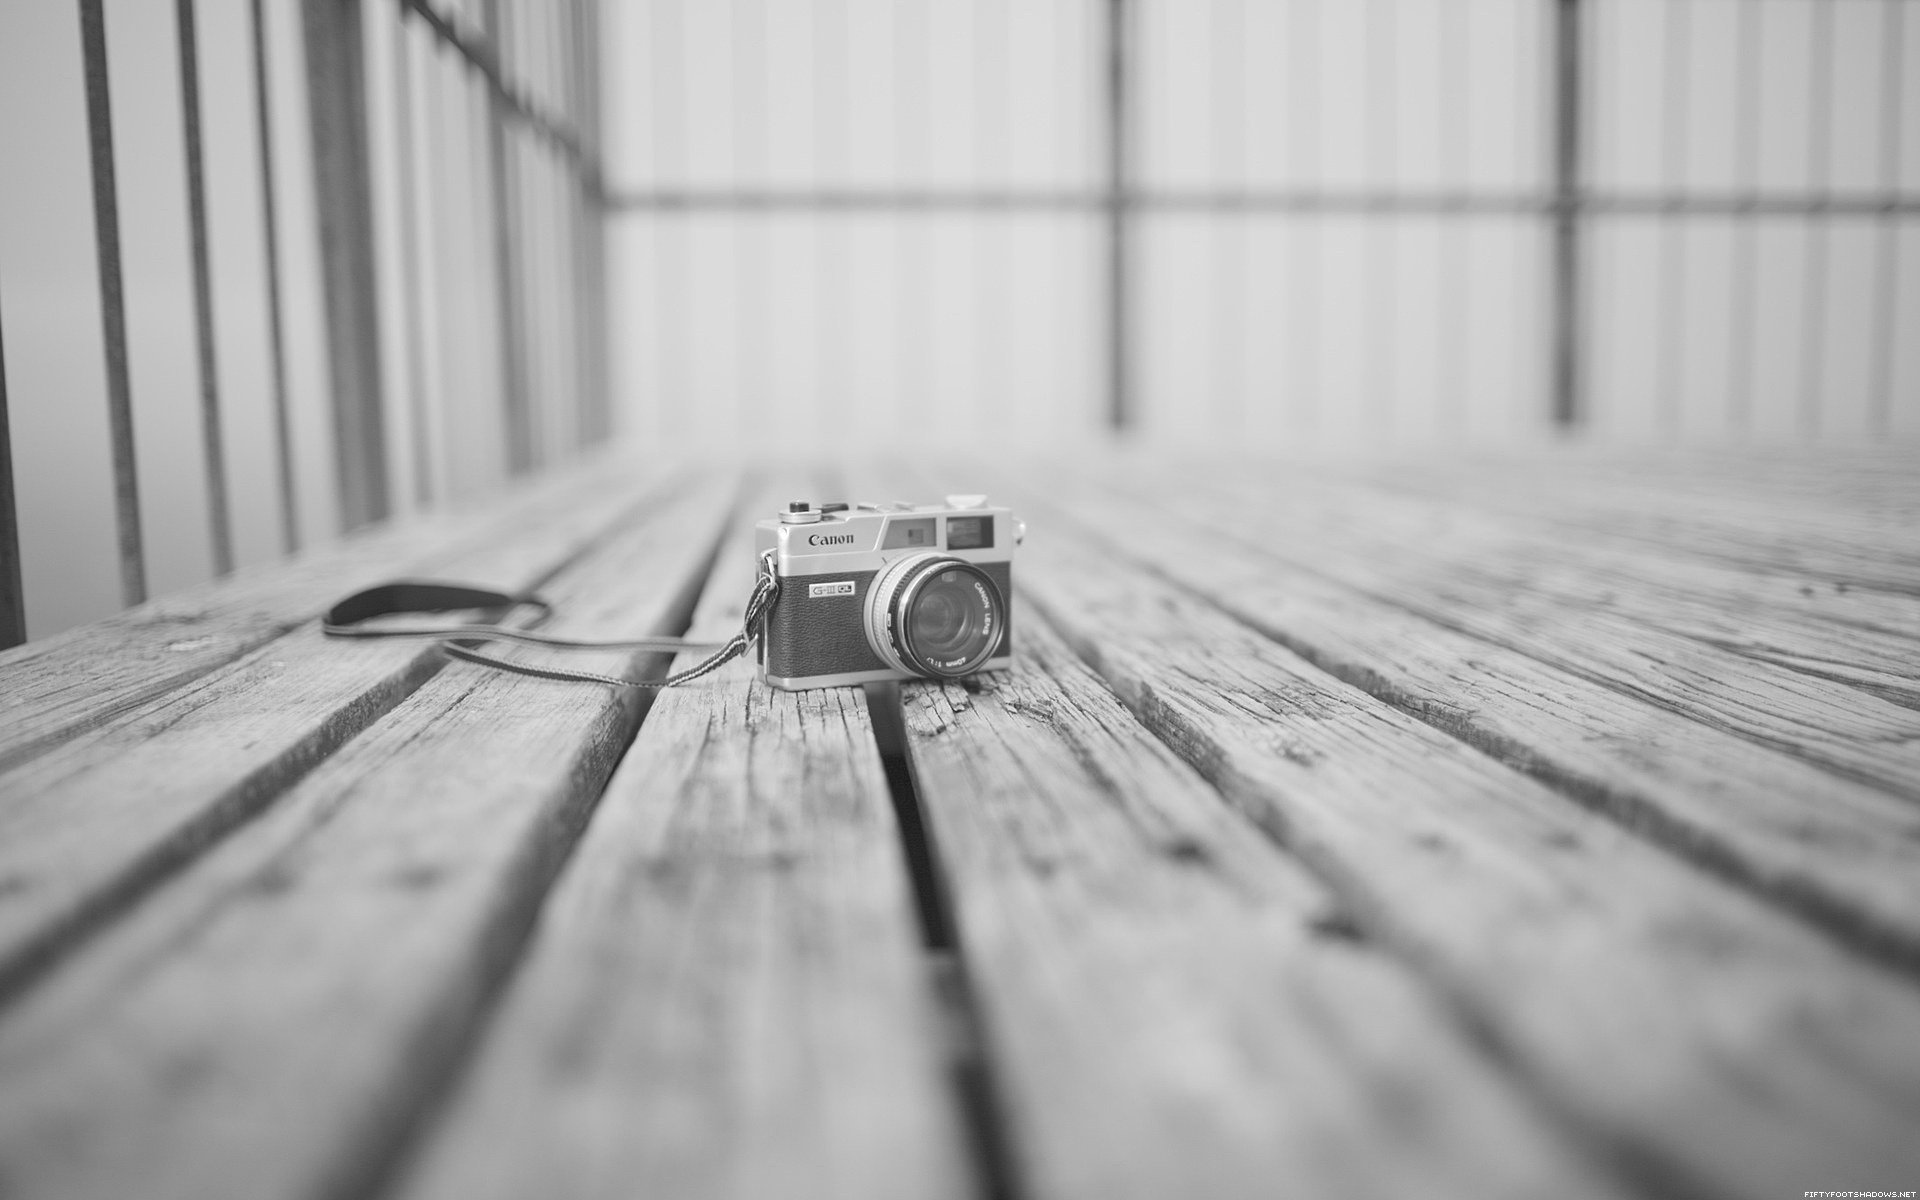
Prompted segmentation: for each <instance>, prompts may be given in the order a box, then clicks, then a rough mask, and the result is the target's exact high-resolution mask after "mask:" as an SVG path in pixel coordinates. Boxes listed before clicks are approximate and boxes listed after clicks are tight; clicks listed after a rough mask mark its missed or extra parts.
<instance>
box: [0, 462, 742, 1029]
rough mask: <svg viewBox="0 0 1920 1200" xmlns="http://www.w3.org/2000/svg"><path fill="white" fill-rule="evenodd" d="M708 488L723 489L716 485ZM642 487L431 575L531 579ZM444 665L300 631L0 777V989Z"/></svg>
mask: <svg viewBox="0 0 1920 1200" xmlns="http://www.w3.org/2000/svg"><path fill="white" fill-rule="evenodd" d="M708 486H709V490H710V492H711V494H712V495H724V489H725V484H724V483H721V484H711V485H708ZM713 489H718V490H717V491H714V490H713ZM645 494H647V493H645V492H644V491H643V492H641V493H639V494H636V493H632V492H626V491H624V490H620V489H606V490H602V491H601V492H600V493H599V494H596V495H591V496H587V497H584V498H583V497H579V496H577V495H576V496H573V497H571V498H570V501H569V502H568V503H565V504H561V505H557V506H556V507H555V508H553V509H551V510H546V511H545V513H544V516H545V519H541V520H534V521H532V522H530V523H528V524H508V525H506V527H504V528H501V529H499V530H498V531H497V532H496V534H495V535H494V536H493V537H490V538H479V539H477V541H478V544H477V545H475V546H473V547H471V548H469V549H468V550H467V551H465V552H464V553H460V554H456V555H453V556H450V557H447V558H445V559H443V560H442V561H441V566H442V568H443V569H444V571H445V573H446V574H447V575H448V576H451V577H455V578H459V579H464V580H469V581H471V582H474V583H477V584H480V585H482V586H492V587H497V588H500V589H502V590H506V591H514V590H519V589H523V588H527V587H531V586H534V585H536V584H538V583H540V581H541V580H543V579H544V578H545V577H547V576H548V575H549V574H550V573H551V572H553V571H554V570H555V569H557V568H559V567H560V566H562V565H563V564H565V563H566V562H568V561H569V560H570V559H572V558H573V557H575V556H577V555H578V554H580V553H581V552H582V551H583V550H584V549H586V548H587V547H589V546H591V545H592V544H593V543H594V542H595V541H596V540H598V539H600V538H602V537H603V536H605V535H606V534H607V532H608V530H609V528H610V526H613V525H614V524H615V523H616V522H618V521H620V520H622V519H623V516H624V515H625V514H627V513H629V512H630V511H632V509H633V508H634V506H635V504H636V503H638V502H639V499H640V496H641V495H645ZM323 586H324V585H323V584H322V583H321V581H318V580H316V581H314V590H315V591H316V592H317V593H318V594H320V595H321V596H322V597H323V599H322V603H323V604H324V603H325V602H328V601H331V600H332V599H335V598H337V596H338V593H334V592H331V591H321V590H320V589H321V588H322V587H323ZM523 616H524V614H523ZM445 661H446V660H445V658H444V657H443V656H442V655H441V654H440V653H439V651H438V650H436V649H434V648H433V646H432V644H431V643H429V642H420V641H410V640H407V641H342V640H338V639H330V638H326V637H324V636H322V635H321V633H320V632H319V629H318V627H317V626H316V625H312V624H309V625H306V626H303V627H301V628H299V629H297V630H295V631H294V632H293V633H290V634H287V635H286V636H283V637H281V638H278V639H276V640H274V641H272V642H269V643H267V644H266V645H264V646H261V647H259V648H257V649H255V650H253V651H251V652H250V653H247V654H245V655H243V656H241V657H240V658H239V659H236V660H235V661H233V662H231V663H228V664H227V665H226V666H223V667H221V668H219V669H217V670H215V671H213V672H211V673H208V674H206V675H203V676H201V677H200V678H198V679H196V680H194V681H193V682H191V683H190V684H188V685H186V686H184V687H181V688H178V689H176V690H174V691H172V692H169V693H167V694H165V695H162V696H160V697H158V698H156V699H153V700H150V701H147V702H146V703H144V704H138V705H135V706H133V707H132V708H130V709H128V710H127V711H125V712H122V713H120V714H119V715H117V716H115V717H113V718H111V719H110V720H108V721H107V722H106V723H105V724H103V725H101V726H100V727H98V728H96V729H91V730H89V731H87V732H85V733H82V734H79V735H77V736H74V737H71V738H69V739H67V740H66V741H64V742H62V743H61V744H60V745H59V746H58V747H56V748H54V749H52V750H49V751H47V752H45V753H43V754H41V755H39V756H38V757H35V758H32V759H30V760H28V761H26V762H24V763H22V764H20V765H18V766H16V767H15V768H14V769H12V770H11V771H8V772H5V773H4V774H0V881H4V885H0V995H4V994H5V993H6V992H8V991H10V990H12V989H15V988H17V987H19V986H21V985H22V984H23V983H24V982H26V981H27V980H29V979H30V978H31V977H32V976H33V974H34V973H35V972H36V971H38V970H39V969H41V968H43V967H44V966H45V965H46V964H47V963H48V962H50V961H51V960H52V959H54V958H55V957H57V955H58V954H59V953H61V952H62V951H63V950H64V949H65V948H66V947H67V945H68V944H70V943H71V941H72V939H73V938H75V937H76V936H78V935H79V934H80V933H81V932H83V931H84V930H85V929H86V928H87V927H88V926H90V925H91V924H93V923H95V922H97V921H98V920H100V919H102V918H103V917H105V916H107V915H110V914H111V913H112V912H114V911H115V910H116V909H118V908H119V907H120V906H122V905H124V904H125V903H126V902H127V901H128V900H129V899H131V898H133V897H135V896H137V895H138V894H139V893H140V892H141V891H142V890H143V889H145V888H146V887H149V886H151V885H152V883H154V882H155V881H156V880H158V879H160V878H163V877H165V875H166V874H167V873H169V872H171V871H173V870H175V869H177V868H178V866H179V865H180V864H181V863H183V862H186V861H188V860H190V859H191V858H192V857H193V856H194V855H195V854H198V853H199V852H201V851H202V850H203V849H204V848H205V847H206V846H207V845H208V844H209V843H210V842H212V841H213V840H215V839H217V838H218V837H219V836H220V835H221V834H222V833H223V832H225V831H226V830H227V829H229V828H231V827H232V826H234V825H235V824H237V823H239V822H241V821H244V820H246V819H247V818H248V817H249V816H250V815H251V814H252V813H254V812H256V811H258V809H259V808H260V807H261V806H262V805H263V804H265V803H267V802H268V801H270V800H271V799H272V798H273V797H274V796H275V795H277V794H278V793H280V792H281V791H282V790H284V789H285V788H286V787H287V786H289V785H290V784H291V783H292V782H293V781H294V780H296V779H298V778H299V777H300V776H301V775H303V774H304V773H306V772H307V771H308V770H310V769H312V768H313V766H315V765H316V764H317V763H319V762H320V761H321V760H322V759H324V758H325V757H326V756H327V755H328V754H330V753H332V752H333V751H334V750H335V749H337V748H338V747H339V746H340V745H341V744H343V743H344V742H346V741H347V740H348V739H350V738H352V737H353V736H354V735H355V734H357V733H358V732H359V731H360V730H362V729H364V728H365V727H366V726H367V725H369V724H371V723H372V722H373V721H375V720H377V719H378V718H379V717H380V716H381V714H383V713H385V712H387V711H388V710H390V709H391V708H393V707H394V706H395V705H396V704H398V703H399V702H400V701H401V700H402V699H403V698H405V697H406V696H407V695H408V694H409V693H410V692H412V691H413V689H414V688H416V687H418V686H419V685H420V683H421V682H422V681H423V680H424V679H426V678H427V677H429V676H431V675H432V674H433V673H434V672H435V671H437V670H439V669H440V667H441V666H442V665H443V664H444V663H445Z"/></svg>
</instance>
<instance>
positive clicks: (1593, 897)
mask: <svg viewBox="0 0 1920 1200" xmlns="http://www.w3.org/2000/svg"><path fill="white" fill-rule="evenodd" d="M1109 515H1111V511H1110V510H1109ZM1028 516H1029V519H1030V520H1033V521H1034V526H1033V532H1032V534H1031V536H1030V538H1029V544H1028V546H1027V549H1026V551H1025V552H1024V556H1023V560H1022V562H1021V566H1020V574H1019V578H1020V579H1021V584H1020V586H1021V588H1022V589H1023V590H1022V593H1021V594H1022V595H1023V596H1024V597H1026V598H1027V599H1029V600H1031V601H1032V602H1033V603H1034V604H1035V606H1036V607H1038V608H1039V609H1040V610H1041V611H1042V612H1043V613H1044V614H1045V615H1046V616H1047V617H1048V618H1049V619H1050V620H1052V621H1053V622H1054V624H1055V625H1056V626H1057V627H1058V628H1059V629H1060V630H1061V632H1062V633H1063V634H1064V635H1065V637H1066V638H1067V639H1068V641H1069V642H1070V643H1071V644H1072V645H1073V647H1074V649H1075V651H1076V652H1077V653H1078V654H1079V655H1080V656H1081V657H1082V658H1084V659H1085V660H1087V661H1088V662H1089V663H1090V664H1091V665H1092V666H1093V667H1094V668H1095V670H1096V671H1097V672H1098V673H1099V674H1100V675H1101V676H1102V677H1103V678H1104V679H1105V680H1106V681H1107V682H1108V683H1109V684H1110V685H1111V686H1113V687H1114V689H1115V690H1116V691H1117V692H1118V693H1119V695H1120V696H1121V697H1122V698H1123V699H1124V701H1125V702H1126V704H1127V706H1128V708H1130V709H1131V710H1132V711H1133V712H1134V713H1135V714H1136V715H1137V716H1138V717H1139V718H1140V719H1141V720H1142V722H1143V723H1144V724H1146V725H1147V726H1148V727H1149V728H1151V729H1153V730H1154V732H1155V733H1156V734H1157V735H1159V736H1160V737H1161V738H1162V739H1164V740H1165V741H1166V742H1167V743H1168V744H1169V745H1171V746H1172V747H1173V748H1174V749H1175V750H1176V751H1178V752H1179V753H1180V754H1181V755H1182V757H1184V758H1186V759H1187V760H1188V761H1189V762H1190V763H1192V764H1193V765H1194V766H1195V767H1196V768H1197V769H1198V770H1199V771H1200V772H1201V773H1202V774H1203V775H1205V776H1206V777H1207V778H1208V779H1209V781H1210V782H1212V783H1213V784H1214V785H1215V786H1216V787H1218V788H1219V789H1221V791H1222V792H1223V793H1225V794H1226V795H1227V796H1228V797H1229V798H1230V799H1231V800H1233V801H1234V802H1235V803H1236V804H1237V805H1239V806H1241V807H1242V808H1243V809H1244V810H1245V811H1246V812H1247V813H1248V814H1249V815H1250V816H1252V817H1253V818H1254V819H1255V820H1257V821H1259V822H1260V823H1262V824H1263V825H1264V826H1265V827H1266V828H1267V829H1268V830H1269V832H1271V833H1272V834H1273V836H1275V837H1276V838H1277V839H1279V840H1280V841H1281V842H1282V843H1283V844H1285V845H1286V846H1287V847H1288V848H1289V849H1291V850H1293V851H1294V852H1295V853H1297V854H1299V855H1300V856H1301V857H1303V858H1304V859H1305V860H1307V861H1308V862H1309V863H1310V864H1311V865H1312V866H1313V868H1314V869H1315V871H1316V873H1318V874H1319V875H1320V876H1321V877H1322V878H1323V879H1325V880H1327V881H1328V882H1329V883H1330V884H1331V885H1332V886H1333V887H1334V889H1335V891H1336V893H1337V894H1338V896H1339V898H1340V900H1341V902H1342V905H1343V908H1344V911H1345V912H1346V913H1348V914H1349V915H1350V917H1351V919H1352V920H1353V921H1354V922H1355V923H1356V924H1357V926H1358V927H1359V928H1360V929H1361V930H1362V931H1364V933H1365V934H1367V935H1368V936H1372V937H1375V938H1378V939H1379V940H1380V941H1382V942H1384V943H1385V944H1387V945H1389V946H1391V947H1392V948H1393V949H1394V951H1395V952H1396V953H1398V954H1400V955H1402V956H1403V957H1404V958H1405V960H1406V961H1408V962H1409V963H1411V964H1413V965H1415V966H1416V967H1418V969H1419V970H1420V971H1421V972H1422V973H1423V974H1424V975H1425V976H1426V977H1427V978H1428V979H1429V980H1431V981H1432V983H1433V984H1434V986H1435V987H1436V989H1438V990H1439V991H1440V992H1441V993H1443V994H1444V995H1446V996H1448V997H1449V998H1450V1000H1451V1001H1452V1002H1453V1004H1454V1005H1455V1006H1456V1008H1457V1011H1458V1012H1459V1014H1460V1016H1461V1019H1462V1020H1463V1021H1464V1022H1465V1023H1466V1025H1467V1026H1468V1027H1469V1028H1471V1029H1473V1030H1474V1031H1475V1032H1476V1033H1477V1034H1478V1035H1479V1036H1480V1037H1481V1038H1483V1039H1484V1041H1485V1043H1486V1044H1487V1045H1488V1046H1489V1047H1490V1048H1491V1049H1492V1050H1493V1051H1494V1052H1495V1053H1496V1054H1497V1055H1498V1056H1499V1057H1500V1058H1501V1059H1502V1060H1503V1061H1504V1062H1505V1063H1506V1064H1507V1065H1508V1066H1509V1068H1510V1069H1511V1070H1513V1071H1514V1072H1515V1074H1516V1075H1517V1076H1518V1077H1520V1078H1522V1079H1524V1080H1525V1081H1526V1083H1527V1085H1528V1086H1529V1088H1530V1089H1531V1090H1532V1091H1533V1093H1534V1094H1535V1095H1536V1096H1537V1097H1538V1098H1539V1099H1540V1100H1541V1101H1542V1103H1543V1104H1545V1105H1546V1106H1547V1107H1549V1108H1550V1109H1551V1110H1553V1111H1555V1112H1558V1113H1560V1114H1562V1115H1563V1116H1564V1117H1565V1118H1566V1119H1567V1120H1569V1121H1571V1122H1574V1123H1576V1124H1577V1125H1578V1126H1579V1127H1580V1128H1582V1129H1584V1130H1586V1131H1587V1132H1588V1134H1589V1136H1592V1137H1594V1138H1596V1139H1598V1140H1599V1141H1600V1142H1602V1143H1603V1144H1604V1145H1606V1146H1608V1147H1609V1148H1610V1149H1611V1150H1612V1151H1613V1152H1614V1153H1615V1154H1616V1155H1617V1156H1618V1158H1619V1161H1620V1162H1621V1163H1622V1165H1623V1166H1625V1167H1626V1168H1627V1169H1629V1170H1631V1171H1633V1172H1635V1173H1636V1174H1637V1175H1638V1176H1639V1177H1640V1178H1641V1179H1642V1180H1643V1181H1644V1182H1646V1183H1647V1184H1649V1185H1651V1186H1654V1187H1658V1188H1672V1189H1676V1190H1679V1191H1682V1192H1685V1193H1686V1194H1698V1195H1712V1196H1728V1197H1734V1196H1751V1195H1762V1194H1766V1193H1768V1192H1769V1191H1774V1190H1780V1189H1782V1188H1785V1189H1788V1190H1791V1189H1793V1188H1799V1187H1818V1186H1824V1185H1820V1184H1818V1183H1816V1182H1813V1181H1815V1180H1818V1179H1822V1178H1830V1177H1832V1176H1833V1175H1836V1174H1839V1175H1847V1174H1858V1173H1865V1174H1867V1175H1872V1176H1874V1177H1882V1176H1884V1177H1892V1178H1904V1177H1909V1176H1911V1175H1912V1174H1913V1173H1914V1172H1915V1171H1916V1170H1920V1148H1917V1147H1916V1145H1915V1143H1914V1142H1913V1140H1912V1138H1911V1136H1910V1133H1911V1130H1912V1129H1913V1128H1914V1126H1915V1124H1916V1122H1920V997H1916V995H1915V993H1914V990H1913V988H1912V986H1911V983H1910V981H1908V980H1905V979H1902V978H1899V977H1896V976H1893V975H1890V974H1887V973H1884V972H1882V971H1880V970H1878V969H1877V968H1874V967H1872V966H1870V965H1867V964H1863V963H1861V962H1859V961H1857V960H1855V959H1853V958H1851V957H1849V956H1848V955H1847V954H1846V953H1844V952H1843V951H1842V950H1840V949H1839V948H1838V947H1836V946H1834V945H1832V944H1831V943H1830V942H1828V941H1826V940H1824V939H1822V938H1821V937H1819V936H1817V935H1816V934H1814V933H1813V932H1811V931H1809V930H1807V929H1805V928H1803V927H1802V926H1800V925H1798V924H1796V923H1794V922H1792V921H1790V920H1788V919H1786V918H1784V917H1782V916H1780V915H1779V914H1777V913H1774V912H1772V911H1771V910H1770V909H1768V908H1767V907H1765V906H1763V905H1760V904H1757V903H1755V902H1753V901H1752V900H1750V899H1748V898H1746V897H1744V896H1742V895H1740V894H1739V893H1737V892H1735V891H1732V890H1730V889H1727V888H1725V887H1723V886H1721V885H1720V884H1718V883H1717V882H1716V881H1714V880H1712V879H1711V878H1709V877H1706V876H1703V875H1701V874H1700V873H1698V872H1697V871H1694V870H1692V869H1691V868H1689V867H1688V866H1686V865H1685V864H1683V863H1680V862H1677V861H1675V860H1674V859H1672V858H1671V857H1669V856H1667V855H1665V854H1663V853H1661V852H1660V851H1659V850H1657V849H1656V848H1654V847H1651V846H1649V845H1647V844H1646V843H1645V842H1643V841H1641V840H1639V839H1638V838H1635V837H1633V836H1631V835H1629V834H1627V833H1625V832H1624V831H1622V830H1621V829H1619V828H1618V827H1617V826H1616V825H1614V824H1612V823H1610V822H1608V821H1606V820H1603V819H1601V818H1599V817H1597V816H1595V815H1594V814H1591V813H1589V812H1587V811H1585V810H1584V809H1582V808H1580V807H1578V806H1576V805H1574V804H1571V803H1569V802H1568V801H1567V800H1566V799H1565V798H1564V797H1562V796H1560V795H1557V794H1555V793H1554V792H1552V791H1549V790H1547V789H1546V788H1544V787H1542V786H1540V785H1539V784H1537V783H1535V782H1533V781H1532V780H1529V779H1527V778H1525V777H1523V776H1521V775H1519V774H1518V773H1516V772H1513V771H1511V770H1509V769H1508V768H1506V767H1504V766H1502V765H1500V764H1499V763H1496V762H1494V761H1493V760H1491V759H1489V758H1487V757H1485V756H1483V755H1482V754H1480V753H1479V752H1477V751H1475V750H1474V749H1472V748H1471V747H1469V746H1467V745H1465V744H1464V743H1462V742H1460V741H1457V740H1455V739H1453V738H1451V737H1448V736H1446V735H1444V734H1442V733H1440V732H1438V731H1436V730H1435V729H1433V728H1431V727H1429V726H1427V725H1425V724H1422V723H1420V722H1418V721H1415V720H1414V719H1412V718H1411V717H1409V716H1407V715H1405V714H1404V713H1401V712H1399V711H1398V710H1396V709H1393V708H1390V707H1388V706H1386V705H1384V704H1382V703H1380V702H1378V701H1377V700H1375V699H1374V698H1373V697H1371V696H1369V695H1367V694H1366V693H1364V692H1362V691H1360V690H1359V689H1357V688H1353V687H1350V686H1348V685H1346V684H1344V683H1342V682H1340V681H1339V680H1337V679H1334V678H1332V677H1331V676H1329V675H1327V674H1325V673H1323V672H1322V671H1320V670H1318V669H1317V668H1315V667H1314V666H1313V665H1312V664H1310V663H1308V662H1307V661H1305V660H1304V659H1302V658H1300V657H1298V656H1297V655H1295V654H1293V653H1292V652H1291V651H1289V650H1287V649H1285V648H1284V647H1282V646H1280V645H1278V644H1276V643H1274V642H1273V641H1271V640H1269V639H1267V638H1265V637H1263V636H1261V635H1260V634H1258V633H1256V632H1255V631H1254V630H1252V629H1250V628H1249V627H1247V626H1246V625H1245V624H1242V623H1240V622H1238V621H1235V620H1234V619H1232V618H1230V617H1229V616H1227V615H1226V614H1225V613H1223V612H1221V611H1220V610H1219V609H1218V608H1216V607H1214V606H1213V605H1212V604H1209V603H1207V602H1206V601H1204V600H1202V599H1200V598H1199V597H1197V596H1195V595H1193V594H1191V593H1188V592H1185V591H1183V590H1181V589H1178V588H1175V587H1173V586H1170V585H1169V584H1167V583H1165V582H1163V581H1161V580H1159V579H1157V578H1154V577H1153V576H1152V575H1150V574H1148V573H1146V572H1143V571H1141V570H1139V569H1138V568H1136V567H1134V566H1132V565H1129V564H1126V563H1124V562H1118V561H1116V556H1115V554H1114V553H1113V552H1112V550H1113V548H1112V547H1102V546H1096V545H1094V544H1092V543H1091V542H1090V541H1089V540H1088V539H1087V537H1086V532H1085V531H1084V530H1082V529H1075V528H1073V527H1071V526H1070V525H1067V524H1065V523H1061V524H1054V523H1051V522H1041V521H1039V520H1038V518H1039V516H1040V513H1039V512H1038V511H1037V510H1036V511H1034V512H1030V513H1029V514H1028ZM1119 528H1123V529H1125V530H1126V531H1127V537H1128V544H1129V546H1132V547H1135V548H1138V547H1139V543H1138V542H1137V541H1136V540H1135V539H1136V538H1137V537H1138V536H1139V529H1138V526H1137V525H1136V524H1135V523H1133V522H1132V521H1124V522H1121V523H1120V525H1119Z"/></svg>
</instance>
